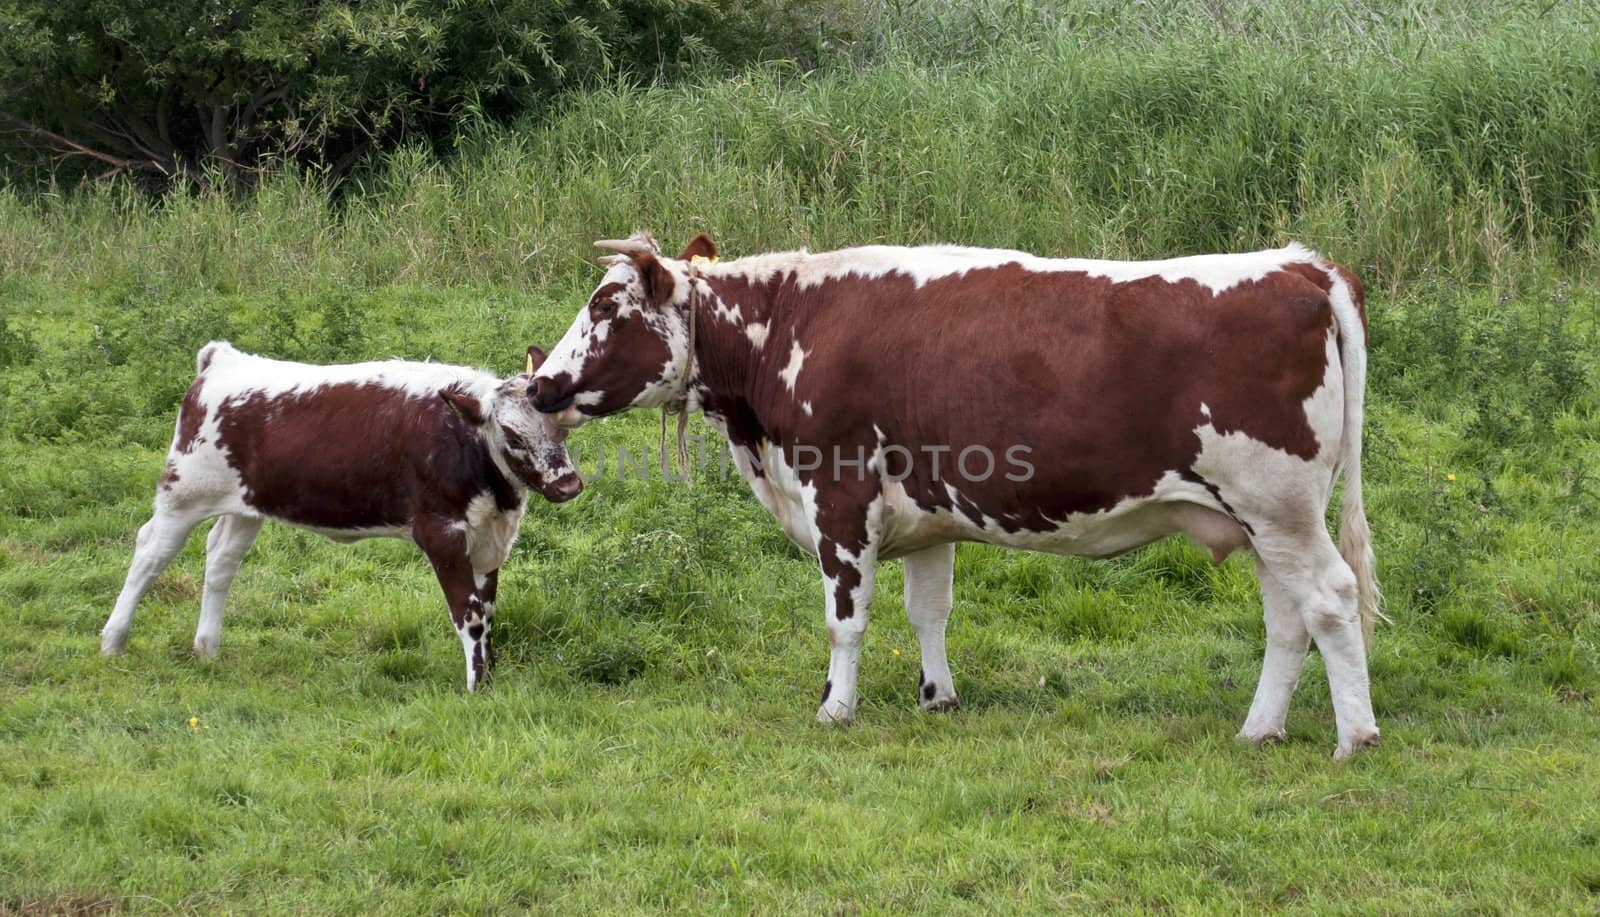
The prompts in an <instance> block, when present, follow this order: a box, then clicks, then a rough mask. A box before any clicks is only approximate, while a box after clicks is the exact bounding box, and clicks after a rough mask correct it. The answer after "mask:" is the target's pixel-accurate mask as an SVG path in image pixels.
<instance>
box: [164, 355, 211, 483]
mask: <svg viewBox="0 0 1600 917" xmlns="http://www.w3.org/2000/svg"><path fill="white" fill-rule="evenodd" d="M204 382H205V380H204V379H196V380H194V381H193V382H191V383H189V390H188V391H187V392H184V393H183V405H182V406H181V407H179V408H178V429H177V432H176V433H174V434H173V437H172V448H173V449H174V450H175V451H177V452H181V453H183V454H185V455H187V454H188V453H190V452H193V451H194V448H195V447H196V446H198V445H202V443H203V441H201V440H200V427H201V425H202V424H204V423H205V420H206V409H205V405H203V404H201V403H200V388H201V386H202V385H203V384H204ZM173 480H177V475H173Z"/></svg>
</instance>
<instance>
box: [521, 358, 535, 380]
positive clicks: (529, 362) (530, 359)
mask: <svg viewBox="0 0 1600 917" xmlns="http://www.w3.org/2000/svg"><path fill="white" fill-rule="evenodd" d="M523 372H524V373H527V374H528V375H530V376H531V375H533V354H531V353H530V354H528V368H527V369H524V370H523Z"/></svg>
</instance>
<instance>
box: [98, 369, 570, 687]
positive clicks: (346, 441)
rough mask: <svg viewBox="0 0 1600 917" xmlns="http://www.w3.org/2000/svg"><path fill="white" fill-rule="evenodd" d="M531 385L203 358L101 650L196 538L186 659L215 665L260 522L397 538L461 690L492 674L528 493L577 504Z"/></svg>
mask: <svg viewBox="0 0 1600 917" xmlns="http://www.w3.org/2000/svg"><path fill="white" fill-rule="evenodd" d="M544 357H545V354H544V352H543V351H542V350H539V349H538V348H536V347H529V348H528V365H527V372H524V373H522V374H520V375H516V376H512V377H511V378H509V379H506V380H504V381H502V380H500V379H497V378H495V377H494V376H493V375H491V374H489V373H486V372H484V371H482V370H477V369H469V368H466V367H461V366H447V365H443V364H438V363H408V362H404V361H401V360H389V361H385V362H380V363H357V364H352V365H346V366H310V365H306V364H304V363H290V362H285V361H282V360H269V359H265V358H262V357H257V356H252V355H250V354H246V353H241V352H240V351H238V350H235V349H234V348H233V347H232V346H231V345H229V344H227V343H224V342H212V343H210V344H207V345H206V346H205V347H203V348H201V350H200V353H199V355H198V356H197V357H196V360H195V363H196V371H197V376H196V378H195V380H194V383H193V384H192V385H190V386H189V391H188V393H187V394H186V395H185V396H184V399H183V406H182V408H180V409H179V411H178V424H177V431H176V432H175V433H174V435H173V439H172V448H171V450H170V451H169V452H168V453H167V465H166V472H165V474H164V475H163V476H162V479H161V484H160V487H159V488H158V490H157V492H156V499H155V513H154V515H153V516H152V517H151V518H150V521H149V522H147V523H145V525H144V527H143V528H141V529H139V537H138V542H137V547H136V548H135V549H134V554H133V564H132V566H131V567H130V568H129V570H128V578H127V581H126V583H125V584H124V585H123V587H122V594H121V595H119V596H118V597H117V604H116V608H115V610H114V611H112V613H111V617H110V619H109V620H107V621H106V626H105V628H104V629H103V630H102V631H101V635H100V650H101V652H103V653H113V654H120V653H121V652H122V651H123V649H124V648H125V647H126V646H127V641H128V628H129V627H130V626H131V625H132V623H133V612H134V609H135V607H136V606H137V605H138V604H139V600H140V599H141V598H143V597H144V594H145V592H147V591H148V590H149V589H150V587H151V585H153V584H154V583H155V581H156V578H157V577H159V576H160V575H161V572H162V570H164V569H166V566H167V564H168V563H169V562H171V560H172V558H173V557H174V556H175V555H176V554H177V553H178V551H179V550H181V549H182V548H183V544H184V541H185V540H187V538H188V536H189V532H190V531H191V530H192V529H193V528H194V527H195V526H196V525H198V524H199V523H201V522H203V521H205V520H206V519H210V518H213V517H218V516H220V517H221V518H220V520H219V521H218V522H217V524H216V525H215V526H214V527H212V529H211V534H210V535H209V536H208V537H207V538H206V574H205V587H204V591H203V593H202V594H201V599H200V625H199V627H198V629H197V630H196V631H195V636H194V651H195V653H197V654H198V655H200V656H202V657H204V658H211V657H213V656H215V655H216V652H217V647H218V644H219V643H220V641H221V638H222V609H223V605H224V604H225V603H226V602H227V598H228V590H229V588H230V587H231V586H232V585H233V577H234V574H235V573H237V572H238V570H239V564H240V563H241V562H242V561H243V560H244V556H245V554H246V552H248V551H249V550H250V546H251V544H253V543H254V542H255V539H256V535H257V533H259V532H260V531H261V525H262V523H263V522H264V521H265V520H267V519H277V520H279V521H281V522H287V523H290V524H291V525H295V526H299V527H301V528H305V529H310V530H311V531H314V532H318V533H321V534H323V535H326V536H328V537H329V538H332V539H333V540H335V541H340V542H351V541H356V540H359V539H362V538H382V537H388V538H406V539H410V540H411V541H414V542H415V543H416V544H417V545H418V546H419V547H421V548H422V551H423V553H424V554H426V555H427V557H428V560H429V561H430V562H431V563H432V564H433V569H434V572H435V573H436V574H437V575H438V577H439V585H440V586H442V587H443V588H444V595H445V601H446V602H447V603H448V604H449V608H450V619H451V621H452V622H453V623H454V624H455V628H456V632H457V633H458V634H459V635H460V637H461V646H462V649H463V650H464V651H465V653H466V659H467V690H469V691H470V690H472V689H473V688H474V687H476V686H477V684H478V683H479V682H480V681H483V680H484V679H485V678H486V677H487V676H488V675H489V673H490V671H491V670H492V668H493V665H494V648H493V645H492V643H491V642H490V637H489V628H490V625H491V623H492V621H493V619H494V602H495V590H496V587H497V585H498V578H499V569H500V565H501V564H503V563H504V562H505V559H506V556H507V555H508V554H510V552H511V545H512V542H513V541H514V540H515V538H516V536H517V526H518V524H519V523H520V522H521V520H522V513H523V510H524V508H525V507H526V505H527V495H528V490H529V489H530V488H531V489H533V490H537V491H538V492H539V493H540V494H541V495H543V496H544V497H545V499H547V500H550V501H552V502H556V503H559V502H562V501H564V500H570V499H572V498H573V497H575V496H577V495H578V493H579V492H580V491H581V490H582V489H583V484H582V482H581V481H580V480H579V477H578V472H577V470H576V468H574V467H573V465H572V463H571V461H570V459H569V457H568V455H567V449H566V446H565V444H564V442H565V440H566V434H565V432H564V431H562V430H561V429H560V428H558V427H556V426H555V425H554V424H552V423H551V422H550V420H549V419H548V418H547V417H545V416H543V415H541V414H539V413H538V412H537V411H535V410H534V409H533V406H532V404H531V402H530V400H529V386H530V374H531V373H532V372H533V370H534V369H535V367H536V365H537V364H538V363H540V362H542V361H543V360H544Z"/></svg>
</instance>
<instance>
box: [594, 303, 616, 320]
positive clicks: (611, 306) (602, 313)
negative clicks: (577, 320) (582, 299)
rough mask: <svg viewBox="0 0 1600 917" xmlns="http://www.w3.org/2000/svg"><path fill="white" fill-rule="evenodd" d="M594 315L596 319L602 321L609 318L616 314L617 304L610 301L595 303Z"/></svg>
mask: <svg viewBox="0 0 1600 917" xmlns="http://www.w3.org/2000/svg"><path fill="white" fill-rule="evenodd" d="M594 314H595V317H596V318H599V319H601V320H602V321H604V320H605V319H608V318H611V317H613V316H615V315H616V314H617V304H616V302H615V301H613V300H610V299H608V300H606V301H605V302H601V303H596V304H595V307H594Z"/></svg>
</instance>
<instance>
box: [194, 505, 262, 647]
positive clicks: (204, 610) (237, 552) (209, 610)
mask: <svg viewBox="0 0 1600 917" xmlns="http://www.w3.org/2000/svg"><path fill="white" fill-rule="evenodd" d="M264 521H265V520H264V519H262V518H261V517H260V516H243V515H239V514H236V513H230V514H228V515H226V516H223V517H221V518H219V519H218V520H217V524H216V525H214V526H212V527H211V534H209V535H207V536H206V582H205V587H204V591H202V592H201V594H200V624H199V626H198V627H196V628H195V632H194V653H195V655H196V656H199V657H200V658H201V659H213V658H215V657H216V655H217V647H218V646H220V645H221V643H222V609H223V606H224V605H226V604H227V603H228V590H229V589H232V588H233V577H234V575H235V574H237V573H238V572H239V565H240V564H242V563H244V556H245V555H246V554H248V553H250V546H251V545H253V544H255V543H256V536H257V535H259V534H260V533H261V525H262V523H263V522H264Z"/></svg>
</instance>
